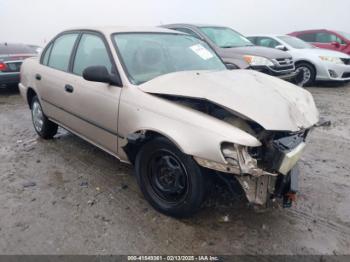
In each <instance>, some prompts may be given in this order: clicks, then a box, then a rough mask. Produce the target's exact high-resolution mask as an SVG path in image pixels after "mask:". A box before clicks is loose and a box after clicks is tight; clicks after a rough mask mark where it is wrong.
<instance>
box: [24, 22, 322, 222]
mask: <svg viewBox="0 0 350 262" xmlns="http://www.w3.org/2000/svg"><path fill="white" fill-rule="evenodd" d="M19 86H20V91H21V94H22V96H23V97H24V99H25V100H26V101H27V103H28V104H29V107H30V109H31V112H32V119H33V124H34V128H35V130H36V132H37V133H38V135H39V136H41V137H42V138H44V139H50V138H53V137H54V136H55V134H56V132H57V127H58V126H61V127H63V128H65V129H67V130H69V131H71V132H72V133H74V134H76V135H78V136H80V137H82V138H83V139H85V140H87V141H88V142H90V143H92V144H94V145H96V146H97V147H99V148H101V149H102V150H104V151H106V152H108V153H110V154H111V155H113V156H115V157H116V158H118V159H120V161H122V162H126V163H130V164H133V165H134V166H135V169H136V177H137V180H138V183H139V185H140V187H141V190H142V192H143V193H144V195H145V198H146V199H147V200H148V201H149V202H150V204H151V205H152V206H153V207H154V208H156V209H157V210H159V211H161V212H163V213H165V214H167V215H171V216H176V217H183V216H189V215H191V214H193V213H194V212H195V211H196V210H198V209H199V207H200V205H201V203H202V202H203V200H204V198H205V196H206V190H207V188H208V185H209V184H210V183H208V181H210V180H211V179H212V178H214V177H218V178H220V179H223V181H225V182H226V183H227V184H228V185H229V186H231V188H232V189H233V190H237V189H238V190H241V191H242V192H243V193H244V194H245V195H246V198H247V200H248V201H249V202H250V203H251V204H252V205H256V206H263V207H266V206H268V205H269V203H270V202H271V201H274V200H278V199H282V200H283V202H282V201H281V203H283V204H284V206H290V204H291V200H292V199H293V196H294V194H295V193H296V191H297V175H298V172H296V170H297V169H296V168H295V167H296V163H297V161H298V159H299V158H300V155H301V153H302V151H303V149H304V147H305V139H306V136H307V134H308V133H309V131H310V129H312V128H313V126H315V124H316V123H317V122H318V111H317V109H316V107H315V104H314V100H313V98H312V96H311V94H310V93H309V92H308V91H306V90H304V89H301V88H299V87H297V86H295V85H293V84H290V83H287V82H285V81H282V80H280V79H278V78H275V77H272V76H268V75H266V74H262V73H259V72H255V71H249V70H234V71H230V70H227V69H226V67H225V65H224V64H223V62H222V60H221V59H220V58H219V57H218V56H217V55H216V53H215V52H214V51H213V50H212V49H211V48H210V47H208V45H207V44H205V43H204V42H202V41H201V40H199V39H197V38H195V37H192V36H189V35H186V34H183V33H181V32H176V31H171V30H168V29H161V28H142V27H141V28H140V27H138V28H123V27H112V28H89V29H76V30H69V31H65V32H63V33H60V34H59V35H57V36H56V37H55V38H54V39H53V40H52V41H51V42H50V43H49V44H48V45H47V46H46V48H45V49H44V50H43V52H42V55H41V57H40V58H38V59H35V58H33V59H27V60H25V62H24V63H23V65H22V68H21V83H20V84H19ZM236 185H239V187H238V188H237V187H236ZM274 202H279V201H274Z"/></svg>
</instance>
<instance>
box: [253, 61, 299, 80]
mask: <svg viewBox="0 0 350 262" xmlns="http://www.w3.org/2000/svg"><path fill="white" fill-rule="evenodd" d="M250 68H251V69H253V70H256V71H259V72H261V73H265V74H268V75H271V76H275V77H278V78H280V79H283V80H286V81H294V80H295V77H296V76H297V73H296V71H295V67H294V65H293V66H290V67H287V68H272V67H268V66H252V67H250Z"/></svg>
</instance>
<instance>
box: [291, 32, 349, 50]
mask: <svg viewBox="0 0 350 262" xmlns="http://www.w3.org/2000/svg"><path fill="white" fill-rule="evenodd" d="M289 35H291V36H295V37H298V38H300V39H301V40H304V41H305V42H308V43H310V44H312V45H314V46H317V47H319V48H325V49H330V50H334V51H339V52H343V53H345V54H348V55H350V33H346V32H341V31H332V30H326V29H319V30H307V31H298V32H293V33H290V34H289Z"/></svg>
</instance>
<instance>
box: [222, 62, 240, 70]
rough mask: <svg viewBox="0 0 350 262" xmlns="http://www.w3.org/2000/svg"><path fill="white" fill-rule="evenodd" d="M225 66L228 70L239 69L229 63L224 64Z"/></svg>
mask: <svg viewBox="0 0 350 262" xmlns="http://www.w3.org/2000/svg"><path fill="white" fill-rule="evenodd" d="M225 66H226V68H227V69H228V70H234V69H239V68H238V66H236V65H234V64H231V63H225Z"/></svg>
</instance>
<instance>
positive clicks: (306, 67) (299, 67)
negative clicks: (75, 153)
mask: <svg viewBox="0 0 350 262" xmlns="http://www.w3.org/2000/svg"><path fill="white" fill-rule="evenodd" d="M295 67H296V71H297V73H299V72H300V71H303V72H304V76H303V77H302V78H301V81H300V82H299V83H297V85H300V86H310V85H312V84H313V83H314V82H315V79H316V70H315V68H314V67H313V66H312V65H311V64H309V63H305V62H301V63H298V64H296V66H295Z"/></svg>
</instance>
